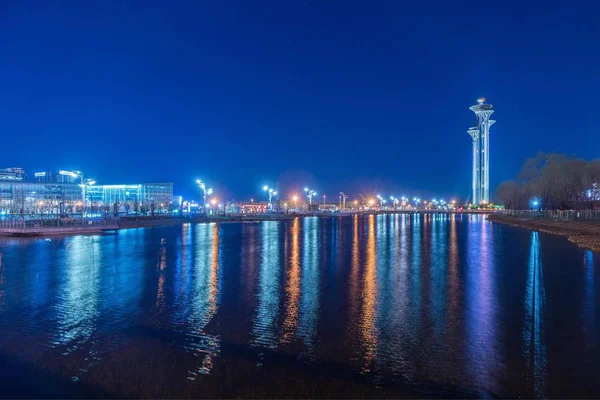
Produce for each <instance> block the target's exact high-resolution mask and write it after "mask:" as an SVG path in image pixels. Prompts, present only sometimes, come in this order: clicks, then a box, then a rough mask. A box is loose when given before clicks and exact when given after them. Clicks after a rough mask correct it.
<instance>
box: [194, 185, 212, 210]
mask: <svg viewBox="0 0 600 400" xmlns="http://www.w3.org/2000/svg"><path fill="white" fill-rule="evenodd" d="M196 184H197V185H198V186H199V187H200V189H201V190H202V200H203V203H202V204H204V205H205V206H204V214H207V210H206V204H207V203H206V196H210V195H211V194H213V190H212V188H207V187H206V183H204V181H202V180H200V179H196Z"/></svg>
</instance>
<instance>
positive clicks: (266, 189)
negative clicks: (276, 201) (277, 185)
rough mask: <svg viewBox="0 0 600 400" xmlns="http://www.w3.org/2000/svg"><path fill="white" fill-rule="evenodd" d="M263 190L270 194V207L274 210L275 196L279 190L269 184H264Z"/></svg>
mask: <svg viewBox="0 0 600 400" xmlns="http://www.w3.org/2000/svg"><path fill="white" fill-rule="evenodd" d="M263 190H264V191H265V192H267V193H268V194H269V208H270V209H271V210H273V202H272V199H273V196H277V191H276V190H275V189H273V188H271V187H269V186H267V185H265V186H263Z"/></svg>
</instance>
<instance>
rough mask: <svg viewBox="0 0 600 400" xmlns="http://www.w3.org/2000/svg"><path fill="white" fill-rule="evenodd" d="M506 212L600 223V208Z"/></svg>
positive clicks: (559, 219) (542, 217)
mask: <svg viewBox="0 0 600 400" xmlns="http://www.w3.org/2000/svg"><path fill="white" fill-rule="evenodd" d="M504 214H505V215H509V216H513V217H518V218H526V219H543V220H549V221H579V222H590V223H600V210H539V211H538V210H505V211H504Z"/></svg>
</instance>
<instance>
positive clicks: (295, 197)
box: [292, 195, 298, 211]
mask: <svg viewBox="0 0 600 400" xmlns="http://www.w3.org/2000/svg"><path fill="white" fill-rule="evenodd" d="M292 200H294V209H295V210H296V211H298V196H296V195H294V197H292Z"/></svg>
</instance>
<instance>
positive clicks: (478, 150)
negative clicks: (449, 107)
mask: <svg viewBox="0 0 600 400" xmlns="http://www.w3.org/2000/svg"><path fill="white" fill-rule="evenodd" d="M492 108H493V106H492V105H491V104H486V102H485V98H481V99H477V104H476V105H474V106H471V107H469V109H470V110H471V111H473V112H474V113H475V115H476V116H477V126H474V127H472V128H469V130H468V131H467V133H468V134H469V135H470V136H471V139H472V144H473V165H472V174H473V175H472V182H471V185H472V193H473V195H472V202H473V204H476V205H477V204H482V203H484V204H487V203H489V202H490V142H489V136H490V127H491V126H492V125H493V124H494V123H495V122H496V121H494V120H492V119H491V118H490V117H491V116H492V114H493V113H494V110H492Z"/></svg>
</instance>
